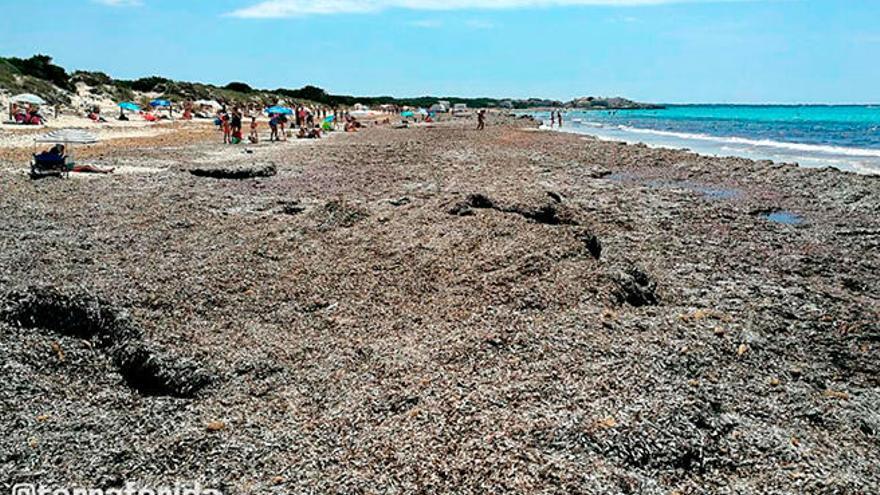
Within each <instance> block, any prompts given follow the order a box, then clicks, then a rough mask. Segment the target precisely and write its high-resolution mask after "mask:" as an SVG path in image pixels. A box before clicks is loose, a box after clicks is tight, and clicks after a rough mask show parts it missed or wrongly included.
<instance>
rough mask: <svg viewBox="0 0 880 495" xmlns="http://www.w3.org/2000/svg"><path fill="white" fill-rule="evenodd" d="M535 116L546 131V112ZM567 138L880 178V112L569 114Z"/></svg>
mask: <svg viewBox="0 0 880 495" xmlns="http://www.w3.org/2000/svg"><path fill="white" fill-rule="evenodd" d="M534 115H535V117H537V118H539V119H541V120H543V121H544V122H545V125H549V117H550V114H549V112H543V113H542V112H538V113H536V114H534ZM562 130H563V131H568V132H575V133H581V134H589V135H593V136H596V137H599V138H601V139H608V140H615V141H625V142H630V143H635V142H642V143H645V144H647V145H650V146H661V147H671V148H687V149H691V150H693V151H695V152H698V153H702V154H708V155H718V156H742V157H746V158H752V159H755V160H763V159H769V160H773V161H776V162H787V163H799V164H800V165H801V166H805V167H828V166H831V167H836V168H839V169H842V170H849V171H852V172H857V173H863V174H880V106H878V105H848V106H844V105H840V106H829V105H809V106H773V105H673V106H669V107H667V108H665V109H662V110H617V111H604V110H589V111H570V112H566V113H565V114H564V120H563V128H562Z"/></svg>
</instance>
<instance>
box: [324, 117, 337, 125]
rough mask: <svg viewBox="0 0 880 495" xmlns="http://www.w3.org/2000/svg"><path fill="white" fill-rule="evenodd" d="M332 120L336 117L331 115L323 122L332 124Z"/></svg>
mask: <svg viewBox="0 0 880 495" xmlns="http://www.w3.org/2000/svg"><path fill="white" fill-rule="evenodd" d="M334 120H336V117H334V116H333V115H331V116H329V117H327V118H326V119H324V122H327V123H328V124H329V123H330V122H333V121H334Z"/></svg>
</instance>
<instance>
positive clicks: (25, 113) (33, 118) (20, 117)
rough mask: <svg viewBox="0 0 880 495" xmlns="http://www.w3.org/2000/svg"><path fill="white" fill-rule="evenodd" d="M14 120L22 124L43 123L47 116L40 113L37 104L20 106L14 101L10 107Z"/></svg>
mask: <svg viewBox="0 0 880 495" xmlns="http://www.w3.org/2000/svg"><path fill="white" fill-rule="evenodd" d="M10 114H11V117H12V121H14V122H15V123H16V124H22V125H43V123H44V122H45V120H46V119H45V118H44V117H43V115H42V114H41V113H40V109H39V108H38V107H36V106H33V105H31V104H28V106H27V107H24V108H22V107H20V106H18V105H17V104H15V103H13V104H12V108H11V109H10Z"/></svg>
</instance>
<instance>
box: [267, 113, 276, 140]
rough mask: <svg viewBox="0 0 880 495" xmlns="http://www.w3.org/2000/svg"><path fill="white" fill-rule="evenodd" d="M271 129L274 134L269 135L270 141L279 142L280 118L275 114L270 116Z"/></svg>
mask: <svg viewBox="0 0 880 495" xmlns="http://www.w3.org/2000/svg"><path fill="white" fill-rule="evenodd" d="M269 129H271V130H272V133H271V134H269V141H270V142H272V141H278V116H277V115H275V114H274V113H273V114H270V115H269Z"/></svg>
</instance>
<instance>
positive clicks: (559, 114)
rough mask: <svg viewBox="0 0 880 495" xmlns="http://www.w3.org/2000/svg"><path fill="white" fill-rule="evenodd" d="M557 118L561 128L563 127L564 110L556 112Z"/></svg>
mask: <svg viewBox="0 0 880 495" xmlns="http://www.w3.org/2000/svg"><path fill="white" fill-rule="evenodd" d="M556 118H558V119H559V128H560V129H562V110H560V111H558V112H556Z"/></svg>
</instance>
